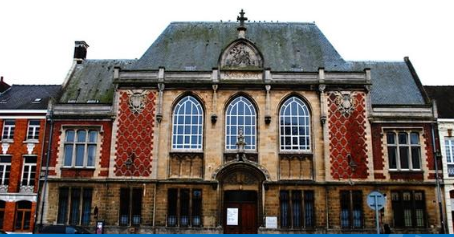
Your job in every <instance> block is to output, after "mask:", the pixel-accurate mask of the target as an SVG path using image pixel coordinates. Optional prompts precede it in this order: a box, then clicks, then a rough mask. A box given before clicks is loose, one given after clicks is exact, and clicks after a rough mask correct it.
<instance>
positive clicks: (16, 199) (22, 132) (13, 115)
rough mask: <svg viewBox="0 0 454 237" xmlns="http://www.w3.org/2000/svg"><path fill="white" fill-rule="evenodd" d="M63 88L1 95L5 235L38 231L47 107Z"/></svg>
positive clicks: (20, 88)
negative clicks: (39, 195)
mask: <svg viewBox="0 0 454 237" xmlns="http://www.w3.org/2000/svg"><path fill="white" fill-rule="evenodd" d="M1 83H2V85H3V83H4V82H3V80H2V81H1ZM60 88H61V86H59V85H13V86H11V87H10V88H8V89H6V90H5V91H4V92H3V93H1V94H0V131H2V135H1V141H0V142H1V146H0V229H3V230H4V231H7V232H31V231H32V230H33V228H34V223H35V221H34V219H35V215H34V214H35V210H36V204H37V196H38V180H39V178H38V177H39V171H40V167H41V161H42V155H41V154H42V151H43V148H44V147H43V146H44V133H45V129H46V114H47V105H48V102H49V100H50V99H51V98H52V97H56V96H57V95H58V93H59V91H60Z"/></svg>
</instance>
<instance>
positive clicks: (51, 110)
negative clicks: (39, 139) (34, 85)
mask: <svg viewBox="0 0 454 237" xmlns="http://www.w3.org/2000/svg"><path fill="white" fill-rule="evenodd" d="M52 116H53V106H52V102H51V103H49V114H48V116H47V117H48V118H47V119H48V120H49V122H50V132H49V143H48V144H47V156H46V172H45V175H44V184H43V189H42V193H43V195H42V197H43V200H42V203H41V216H40V226H41V227H42V226H43V216H44V206H45V204H46V195H45V193H46V189H47V180H48V176H49V161H50V155H51V148H52V135H53V131H54V121H53V118H52ZM43 158H44V156H43ZM41 165H42V162H41ZM41 170H42V169H41Z"/></svg>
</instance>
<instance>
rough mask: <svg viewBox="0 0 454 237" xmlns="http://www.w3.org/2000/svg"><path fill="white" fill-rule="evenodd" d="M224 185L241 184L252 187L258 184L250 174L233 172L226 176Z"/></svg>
mask: <svg viewBox="0 0 454 237" xmlns="http://www.w3.org/2000/svg"><path fill="white" fill-rule="evenodd" d="M223 182H224V184H241V185H253V184H258V182H259V181H258V180H257V178H256V177H255V176H254V175H252V174H251V173H246V172H234V173H230V174H228V175H227V177H225V178H224V181H223Z"/></svg>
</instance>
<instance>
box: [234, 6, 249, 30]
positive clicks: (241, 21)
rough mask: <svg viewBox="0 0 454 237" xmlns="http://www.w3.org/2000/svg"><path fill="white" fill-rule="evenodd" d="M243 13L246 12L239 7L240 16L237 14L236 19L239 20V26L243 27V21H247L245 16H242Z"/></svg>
mask: <svg viewBox="0 0 454 237" xmlns="http://www.w3.org/2000/svg"><path fill="white" fill-rule="evenodd" d="M245 13H246V12H244V11H243V9H241V11H240V16H241V17H239V16H238V17H237V18H236V20H237V21H240V27H244V22H245V21H247V17H244V14H245Z"/></svg>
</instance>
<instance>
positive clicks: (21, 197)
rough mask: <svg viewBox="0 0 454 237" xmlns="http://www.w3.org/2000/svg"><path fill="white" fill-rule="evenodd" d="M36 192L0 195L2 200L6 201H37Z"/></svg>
mask: <svg viewBox="0 0 454 237" xmlns="http://www.w3.org/2000/svg"><path fill="white" fill-rule="evenodd" d="M36 199H37V198H36V193H33V194H32V193H30V194H28V193H4V194H1V195H0V200H2V201H5V202H18V201H29V202H36Z"/></svg>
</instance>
